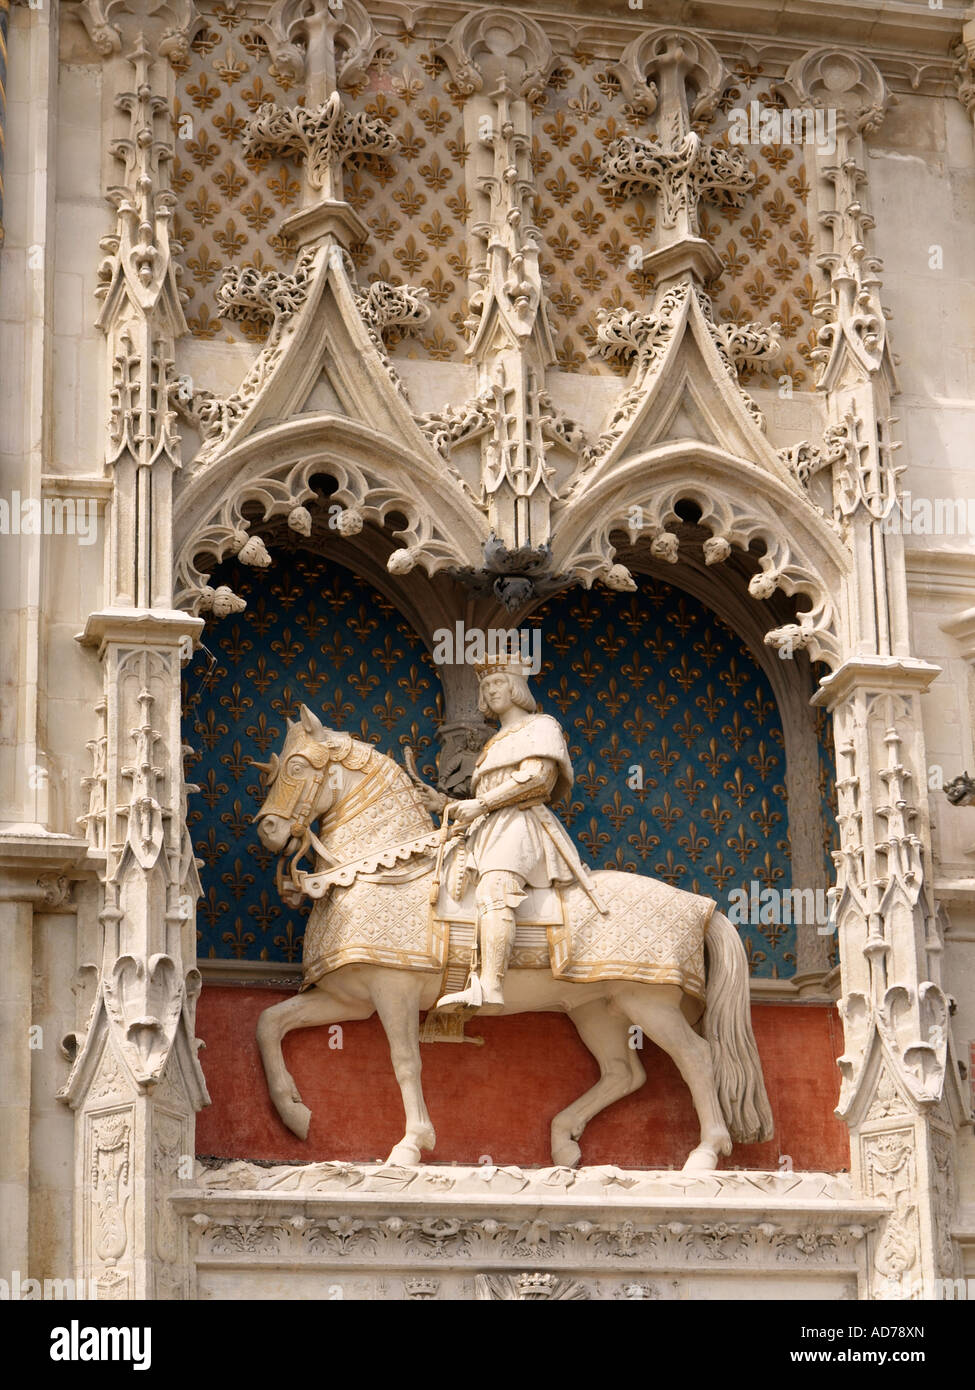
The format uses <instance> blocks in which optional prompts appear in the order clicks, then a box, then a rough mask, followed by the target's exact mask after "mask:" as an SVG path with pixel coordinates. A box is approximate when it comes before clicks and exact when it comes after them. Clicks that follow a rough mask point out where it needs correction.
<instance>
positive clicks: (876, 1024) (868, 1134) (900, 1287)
mask: <svg viewBox="0 0 975 1390" xmlns="http://www.w3.org/2000/svg"><path fill="white" fill-rule="evenodd" d="M780 90H781V92H782V94H783V95H784V96H785V97H786V99H787V100H788V102H789V104H790V105H791V106H793V107H797V108H803V109H808V108H810V107H812V108H815V109H817V110H821V111H824V112H825V113H826V117H827V121H828V125H827V128H829V126H831V125H832V123H833V122H834V121H835V129H836V141H835V148H829V147H828V146H824V145H821V144H817V145H816V147H815V169H814V183H815V187H816V191H817V195H818V206H819V224H820V245H821V248H822V250H821V254H820V255H819V256H818V264H819V266H820V267H821V269H822V270H823V271H824V272H825V287H824V292H823V294H822V297H821V298H820V300H819V303H818V304H817V309H816V312H817V315H818V317H819V318H820V319H821V320H822V322H823V327H822V328H821V329H820V331H819V335H818V336H819V346H818V349H817V351H816V352H815V353H814V354H813V356H814V358H816V359H817V360H818V361H819V363H820V375H819V379H818V381H817V386H818V388H819V389H820V390H821V391H822V392H823V393H824V396H825V402H826V413H827V419H828V422H829V423H828V427H827V431H826V445H825V448H824V450H823V451H822V452H821V454H820V456H819V458H818V460H817V467H818V468H823V469H828V470H829V476H830V477H831V483H832V504H833V517H834V521H835V522H836V524H837V526H838V528H839V530H840V534H841V536H842V538H843V540H844V543H845V544H846V545H847V546H848V547H849V548H850V550H851V553H852V555H853V560H854V570H853V574H852V576H851V581H850V584H849V589H848V593H847V600H846V605H847V615H846V638H845V651H844V657H845V659H844V661H843V662H842V664H841V665H840V666H839V667H838V669H836V670H834V671H833V673H832V674H831V675H830V676H829V677H827V678H826V679H825V680H824V681H823V682H822V686H821V690H820V692H819V694H818V695H817V697H816V699H817V700H818V701H819V702H820V703H822V704H823V705H825V707H826V708H827V709H828V710H829V711H830V712H831V713H832V715H833V719H834V733H835V743H836V758H837V796H838V804H839V814H838V822H839V828H840V837H841V847H840V850H839V852H838V854H837V855H836V856H835V857H836V862H837V906H836V922H837V930H838V933H839V951H840V962H841V977H842V999H841V1003H840V1009H841V1012H842V1015H843V1020H844V1032H845V1047H844V1053H843V1056H842V1057H841V1058H840V1062H839V1065H840V1071H841V1074H842V1086H841V1092H840V1100H839V1105H838V1107H837V1113H838V1114H840V1115H841V1116H842V1117H843V1118H844V1119H845V1120H846V1122H847V1124H848V1125H849V1127H850V1141H851V1149H852V1171H853V1174H854V1177H855V1179H856V1181H857V1183H858V1184H859V1186H860V1189H861V1191H862V1192H863V1193H864V1194H868V1195H870V1196H872V1197H881V1198H884V1199H885V1200H887V1201H888V1202H889V1203H890V1205H891V1209H892V1210H891V1215H890V1217H889V1218H888V1219H887V1220H886V1222H885V1223H884V1224H883V1225H882V1227H881V1228H880V1230H879V1231H878V1232H877V1233H875V1234H874V1235H872V1236H871V1237H870V1273H869V1280H868V1290H867V1292H868V1294H869V1296H871V1297H895V1298H903V1297H928V1298H930V1297H933V1281H934V1279H936V1278H939V1277H941V1278H950V1277H953V1275H954V1274H955V1272H956V1268H955V1266H956V1255H955V1252H954V1250H953V1247H952V1242H951V1238H950V1222H951V1217H952V1208H953V1204H954V1183H953V1153H954V1132H955V1127H956V1125H957V1123H958V1122H959V1121H960V1119H961V1118H962V1117H963V1115H964V1113H965V1112H964V1103H963V1101H962V1099H961V1092H960V1089H959V1086H958V1071H957V1065H956V1062H955V1060H954V1058H953V1056H952V1051H951V1039H950V1031H949V1022H948V999H947V997H946V995H945V993H944V991H943V989H942V986H941V954H942V951H943V941H942V936H941V929H940V926H939V922H938V917H937V909H936V903H935V901H934V896H933V872H932V856H931V841H930V826H929V816H928V802H927V777H926V766H927V761H926V757H925V749H924V732H923V721H922V716H921V698H922V696H923V694H924V692H925V691H926V690H927V689H928V687H929V686H930V684H931V682H932V681H933V680H934V679H935V677H936V676H937V675H938V674H940V669H939V668H938V667H937V666H933V665H930V664H929V663H927V662H923V661H919V660H918V659H916V658H915V657H914V656H913V655H912V653H911V644H910V625H909V614H908V607H907V582H906V568H905V559H904V544H903V535H902V531H901V528H900V526H899V524H898V522H899V519H900V508H901V505H902V503H901V495H902V494H901V489H900V484H899V475H900V473H901V472H902V471H903V470H902V469H900V468H897V467H895V466H894V451H895V450H896V449H897V448H899V445H897V444H895V443H894V442H893V441H892V438H891V426H892V425H893V424H894V421H893V420H892V419H891V417H890V402H891V396H892V395H893V393H894V392H895V391H896V378H895V374H894V368H893V361H892V358H891V354H890V349H889V345H888V340H887V329H886V314H885V311H884V309H883V307H882V305H881V303H880V299H879V290H880V284H881V281H880V271H881V269H882V265H881V262H880V261H879V260H878V259H877V258H876V257H875V256H873V255H872V254H871V251H870V235H869V234H870V231H871V229H872V227H873V225H874V224H873V220H872V219H871V217H870V216H869V214H868V212H867V189H866V184H867V174H866V158H865V153H864V146H863V140H864V136H865V135H866V134H868V133H869V132H870V131H872V130H875V129H876V128H877V127H878V126H879V124H880V122H881V121H882V119H883V115H884V112H885V110H886V108H887V104H888V100H889V98H888V94H887V91H886V88H885V85H884V81H883V78H882V77H881V75H880V73H879V71H878V70H877V68H876V67H875V66H874V65H873V63H871V62H870V60H869V59H866V58H864V57H862V56H860V55H857V54H852V53H846V52H841V51H838V50H833V49H828V48H822V49H817V50H814V51H813V52H811V53H809V54H807V55H805V57H803V58H802V59H799V60H797V61H796V62H795V63H794V64H793V65H792V67H791V68H790V69H789V72H788V74H787V77H786V80H785V82H784V83H782V84H780Z"/></svg>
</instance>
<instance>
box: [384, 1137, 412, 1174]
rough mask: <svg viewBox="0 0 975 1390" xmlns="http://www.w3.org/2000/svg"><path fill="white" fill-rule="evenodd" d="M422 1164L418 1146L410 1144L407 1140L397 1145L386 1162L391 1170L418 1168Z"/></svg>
mask: <svg viewBox="0 0 975 1390" xmlns="http://www.w3.org/2000/svg"><path fill="white" fill-rule="evenodd" d="M419 1162H420V1150H419V1147H418V1146H417V1145H416V1144H410V1143H408V1142H407V1141H406V1140H405V1139H404V1140H403V1142H402V1143H400V1144H397V1145H396V1147H395V1148H394V1149H393V1150H392V1152H391V1153H390V1155H389V1157H388V1158H387V1160H386V1164H387V1166H388V1167H390V1168H416V1167H417V1165H418V1164H419Z"/></svg>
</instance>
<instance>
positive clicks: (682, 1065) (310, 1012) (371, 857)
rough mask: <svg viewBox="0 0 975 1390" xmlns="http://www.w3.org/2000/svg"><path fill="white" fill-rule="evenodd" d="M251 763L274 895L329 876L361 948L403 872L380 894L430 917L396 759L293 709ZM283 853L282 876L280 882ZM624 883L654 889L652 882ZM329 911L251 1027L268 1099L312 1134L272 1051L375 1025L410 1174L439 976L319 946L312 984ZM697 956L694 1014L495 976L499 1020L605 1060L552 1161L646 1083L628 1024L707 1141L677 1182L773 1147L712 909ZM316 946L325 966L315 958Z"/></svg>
mask: <svg viewBox="0 0 975 1390" xmlns="http://www.w3.org/2000/svg"><path fill="white" fill-rule="evenodd" d="M258 766H263V768H264V771H265V772H266V773H267V775H268V779H269V780H268V784H267V791H268V795H267V798H266V800H265V802H264V805H263V806H262V807H261V810H260V811H259V812H258V815H257V828H258V834H259V836H260V839H261V841H262V842H263V844H264V845H265V846H266V847H267V848H268V849H270V850H273V851H275V852H277V853H278V854H280V855H281V859H280V861H279V867H278V888H279V891H281V893H282V896H283V897H284V899H285V901H286V902H288V903H289V904H290V905H294V904H296V903H297V901H298V900H299V899H300V897H301V895H302V893H303V892H308V891H311V892H312V895H313V896H314V895H315V888H316V886H317V887H318V889H319V890H320V891H321V892H324V891H325V890H324V889H322V887H321V885H322V883H323V882H326V881H327V880H329V879H331V880H332V883H333V885H334V882H335V879H336V878H338V879H340V880H341V884H340V886H331V887H329V888H328V889H327V891H328V892H329V893H331V894H333V895H339V898H340V899H341V918H342V920H343V921H344V922H348V921H349V920H352V921H354V922H356V923H358V922H359V919H360V917H361V933H362V935H363V936H364V937H365V938H366V939H368V937H369V932H370V930H371V916H372V915H374V913H375V901H376V894H377V892H378V891H379V890H378V889H377V887H376V885H377V883H378V882H380V881H381V876H382V872H383V870H382V865H383V864H387V865H388V864H391V863H392V864H394V865H395V864H397V863H399V864H400V865H401V868H400V872H401V874H405V875H406V880H405V881H404V882H402V884H399V885H394V886H393V887H392V888H390V887H386V888H385V889H383V891H384V892H386V893H387V894H388V893H390V892H398V893H408V894H410V895H411V898H410V901H411V902H413V903H415V905H416V909H415V910H416V912H417V914H419V913H420V912H425V911H426V910H427V908H426V905H427V904H428V903H429V902H430V901H431V893H430V888H431V885H432V884H433V883H434V879H435V875H437V876H438V874H439V870H438V865H437V853H436V840H437V831H436V828H435V826H434V822H433V820H432V818H431V816H430V813H429V811H428V810H427V809H426V805H425V804H424V802H425V798H424V792H423V789H421V788H419V787H418V786H417V785H416V784H415V782H414V781H413V780H411V778H410V776H409V775H408V774H407V772H406V771H404V769H402V768H400V767H399V766H398V764H397V763H395V762H394V761H393V759H391V758H388V757H386V756H385V755H384V754H382V753H380V752H379V751H378V750H376V749H374V748H372V747H371V746H370V745H368V744H363V743H360V742H359V741H357V740H354V739H352V738H351V737H350V736H349V735H348V734H340V733H337V732H335V731H334V730H329V729H326V728H324V727H323V725H322V724H321V722H320V721H319V720H318V718H317V717H316V716H315V715H314V714H313V713H312V712H311V711H310V710H309V709H308V708H307V707H305V706H303V707H302V711H301V722H300V724H299V723H289V728H288V733H287V737H286V740H285V745H284V749H283V750H282V754H281V757H280V758H278V756H277V755H274V756H273V757H272V761H271V763H269V764H265V765H261V764H258ZM426 800H427V801H428V800H429V798H426ZM316 825H317V826H318V828H319V833H318V834H316V833H315V830H314V828H313V827H315V826H316ZM404 832H405V834H404ZM404 840H406V841H410V840H412V841H417V840H419V841H420V842H421V845H422V844H424V843H425V846H426V847H425V848H421V849H420V851H419V853H414V854H412V855H409V854H407V855H405V856H404V854H403V853H402V852H401V853H400V854H398V855H397V854H395V853H394V854H389V853H384V852H386V851H388V850H389V849H390V847H392V846H401V845H402V844H403V843H404ZM309 849H311V850H313V852H314V854H315V856H316V873H317V875H318V878H317V880H316V878H315V876H313V875H311V874H303V873H299V872H298V871H297V870H296V867H295V866H296V864H297V862H298V860H299V859H300V858H301V856H302V855H303V854H305V853H306V852H307V851H308V850H309ZM289 857H290V858H291V869H290V878H288V877H286V876H285V860H286V859H287V858H289ZM404 859H405V868H404V867H403V862H404ZM350 864H353V865H357V866H359V869H360V870H361V872H359V871H358V870H357V869H356V868H352V869H349V868H348V867H346V871H345V873H344V874H343V873H342V866H343V865H345V866H349V865H350ZM377 864H378V874H377V872H376V871H377ZM370 870H372V872H371V873H370V872H369V871H370ZM394 876H395V871H394ZM619 877H620V875H616V874H612V873H602V872H600V873H596V874H594V875H593V881H594V883H595V884H596V885H599V884H600V882H604V883H605V882H606V881H607V880H610V879H612V878H619ZM625 877H626V878H627V879H639V880H640V882H642V883H645V884H646V885H647V888H648V890H649V889H651V888H653V889H657V890H658V891H659V888H660V885H659V882H658V881H657V880H654V879H650V878H647V877H645V876H643V875H626V876H625ZM342 885H344V886H342ZM336 901H338V898H336V897H334V896H333V898H332V902H329V901H328V900H327V898H326V897H325V896H319V900H318V901H316V902H315V905H314V908H313V910H312V913H311V915H310V917H309V919H308V922H307V924H306V932H305V957H304V967H305V984H304V986H303V989H302V992H301V993H299V994H298V995H297V996H295V997H294V998H292V999H287V1000H284V1001H283V1002H282V1003H280V1004H274V1005H272V1006H271V1007H270V1008H268V1009H265V1010H264V1012H263V1013H262V1014H261V1017H260V1019H259V1022H258V1028H257V1036H258V1043H259V1046H260V1051H261V1057H262V1060H263V1063H264V1070H265V1074H266V1076H267V1082H268V1087H269V1090H270V1094H271V1098H272V1100H273V1101H274V1105H275V1108H276V1109H277V1112H278V1114H279V1115H280V1117H281V1119H282V1120H283V1122H284V1123H285V1124H286V1125H287V1127H288V1128H289V1129H290V1130H291V1131H292V1133H294V1134H296V1135H297V1136H298V1138H300V1139H305V1138H307V1135H308V1125H309V1122H310V1119H311V1112H310V1111H309V1110H308V1108H307V1107H306V1106H305V1105H303V1104H302V1100H301V1096H300V1095H299V1093H298V1089H297V1087H296V1085H295V1082H294V1080H293V1078H292V1076H291V1075H290V1073H289V1072H288V1070H287V1068H286V1066H285V1063H284V1058H283V1056H282V1052H281V1041H282V1039H283V1038H284V1036H285V1035H286V1034H287V1033H290V1032H291V1031H292V1029H294V1028H313V1027H318V1026H321V1025H325V1024H334V1023H342V1022H346V1021H348V1020H351V1019H364V1018H370V1017H371V1016H372V1014H373V1013H378V1014H379V1017H380V1019H381V1021H382V1024H383V1027H384V1029H385V1030H386V1036H387V1038H388V1040H389V1049H390V1054H391V1057H392V1064H393V1068H394V1070H395V1073H396V1080H397V1082H398V1083H399V1087H400V1090H401V1092H402V1096H403V1107H404V1110H405V1112H406V1132H405V1134H404V1135H403V1137H402V1139H400V1140H399V1142H398V1143H396V1144H395V1145H394V1146H393V1149H392V1151H391V1153H390V1155H389V1160H388V1161H389V1162H390V1163H394V1164H401V1165H407V1166H408V1165H412V1164H417V1163H419V1162H420V1153H421V1150H429V1149H432V1148H433V1146H434V1143H435V1138H436V1136H435V1134H434V1129H433V1125H432V1123H431V1121H430V1116H429V1115H428V1113H427V1108H426V1104H425V1102H424V1098H423V1091H422V1088H421V1083H420V1013H421V1011H423V1010H430V1009H432V1008H433V1006H434V1004H435V1003H436V1001H437V998H438V994H439V990H440V986H441V978H442V976H441V971H440V970H435V969H432V968H430V967H428V968H426V969H421V970H418V969H415V968H414V969H411V968H402V967H396V966H391V965H387V964H371V963H368V962H367V961H364V960H361V959H360V960H359V961H355V962H352V963H348V964H342V965H339V966H338V967H337V968H334V967H329V966H328V965H327V955H328V952H327V950H326V952H325V956H326V967H325V968H326V971H327V973H322V974H319V973H318V971H317V970H316V969H315V967H314V964H313V963H310V960H309V943H310V942H312V943H313V942H315V941H316V940H317V941H318V942H319V945H320V943H321V942H322V941H323V940H325V941H327V939H328V932H329V914H330V912H332V911H333V906H332V904H333V903H335V902H336ZM404 905H407V906H408V904H405V903H404ZM357 914H358V915H357ZM704 944H705V948H706V952H707V987H706V992H707V1001H706V1005H705V1006H704V1007H703V1018H701V1014H702V1005H701V1003H700V1001H699V1000H698V999H696V998H694V997H692V996H690V995H688V994H686V993H684V992H683V991H682V990H681V988H680V987H679V986H677V985H674V984H644V983H634V982H633V981H627V980H624V979H611V980H596V981H593V982H588V983H574V982H568V981H564V980H561V979H557V978H555V977H554V976H553V975H552V973H551V970H550V969H538V968H536V969H517V968H515V967H514V964H512V968H510V969H509V971H508V974H507V976H506V979H505V989H504V994H505V1004H504V1008H503V1010H502V1012H503V1013H504V1014H517V1013H524V1012H526V1011H527V1012H535V1011H546V1012H552V1011H557V1012H561V1013H565V1014H568V1016H569V1018H570V1019H571V1020H572V1022H573V1023H574V1024H575V1026H576V1029H577V1030H578V1033H579V1036H580V1037H581V1038H582V1041H583V1042H584V1043H585V1045H586V1047H588V1049H589V1051H590V1052H591V1053H592V1054H593V1056H594V1057H595V1059H596V1061H597V1062H598V1064H599V1071H600V1076H599V1080H598V1081H597V1082H596V1084H595V1085H594V1086H592V1087H590V1089H589V1090H587V1091H586V1092H585V1094H584V1095H582V1096H580V1097H579V1099H578V1100H576V1101H574V1102H573V1103H572V1104H571V1105H569V1106H567V1107H566V1109H564V1110H562V1111H561V1112H560V1113H559V1114H558V1115H556V1116H555V1118H554V1120H553V1121H552V1130H551V1140H552V1161H553V1163H554V1164H556V1165H564V1166H568V1167H575V1166H576V1165H577V1164H578V1163H579V1160H580V1158H581V1150H580V1148H579V1144H578V1142H577V1141H578V1140H579V1138H580V1137H581V1135H582V1132H583V1130H584V1129H585V1127H586V1125H587V1124H588V1123H589V1121H590V1120H591V1119H592V1118H593V1117H594V1116H595V1115H597V1114H598V1113H599V1112H600V1111H601V1110H604V1109H605V1108H606V1106H608V1105H612V1103H613V1102H614V1101H616V1100H620V1099H621V1098H622V1097H623V1096H627V1095H630V1094H631V1093H632V1092H633V1091H636V1090H638V1089H639V1088H640V1087H641V1086H642V1085H643V1083H644V1081H645V1080H646V1073H645V1072H644V1069H643V1067H642V1065H641V1064H640V1059H639V1057H638V1055H637V1051H636V1050H635V1048H634V1047H633V1046H631V1037H632V1036H633V1035H632V1033H631V1025H634V1024H635V1025H636V1026H637V1027H638V1028H639V1029H641V1030H642V1033H643V1034H644V1035H645V1036H646V1037H647V1038H650V1039H651V1040H652V1041H653V1042H654V1043H656V1044H657V1046H658V1047H660V1048H662V1049H663V1051H664V1052H666V1053H668V1054H669V1055H670V1056H671V1057H672V1058H673V1060H674V1062H675V1063H676V1065H677V1067H678V1069H679V1070H680V1073H681V1075H682V1076H683V1078H684V1080H685V1082H686V1083H687V1086H688V1088H689V1090H690V1093H691V1096H692V1099H693V1102H694V1108H695V1110H696V1111H697V1115H698V1119H699V1121H700V1126H701V1133H700V1141H699V1143H698V1144H697V1146H696V1147H695V1148H694V1149H693V1150H692V1152H691V1153H690V1155H689V1157H688V1158H687V1161H686V1162H685V1164H684V1169H685V1171H687V1170H694V1171H697V1170H703V1171H707V1170H710V1169H714V1168H716V1167H717V1164H718V1157H719V1155H722V1154H724V1155H727V1154H730V1152H731V1147H732V1139H734V1140H735V1141H736V1142H739V1143H753V1142H756V1141H760V1140H764V1139H768V1138H770V1137H771V1134H772V1115H771V1110H770V1108H769V1103H768V1098H767V1096H766V1093H765V1084H764V1081H763V1078H762V1070H761V1064H760V1061H759V1057H758V1051H757V1049H756V1046H755V1039H754V1036H753V1033H752V1027H751V1017H750V1012H749V993H748V962H747V958H746V956H745V951H744V948H743V946H742V944H741V942H740V940H739V937H738V933H737V932H736V931H735V928H734V927H733V926H732V924H731V923H730V922H729V921H728V919H727V918H726V917H724V916H723V915H722V914H721V913H720V912H718V911H717V910H715V911H714V912H713V913H711V916H710V921H709V923H708V925H707V928H706V934H705V937H704ZM313 949H314V954H315V955H316V957H317V958H319V959H320V958H321V957H322V951H321V949H319V947H314V948H313ZM333 958H334V957H333ZM699 1018H701V1028H700V1031H696V1029H695V1027H694V1026H693V1025H694V1024H695V1023H696V1022H697V1020H698V1019H699ZM539 1061H540V1065H543V1063H542V1060H541V1059H539Z"/></svg>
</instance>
